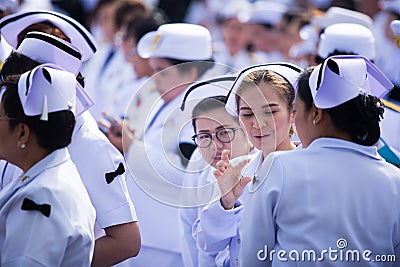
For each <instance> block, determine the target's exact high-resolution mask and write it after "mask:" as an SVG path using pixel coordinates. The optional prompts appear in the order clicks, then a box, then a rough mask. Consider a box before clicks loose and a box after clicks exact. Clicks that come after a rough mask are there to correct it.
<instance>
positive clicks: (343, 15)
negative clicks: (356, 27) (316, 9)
mask: <svg viewBox="0 0 400 267" xmlns="http://www.w3.org/2000/svg"><path fill="white" fill-rule="evenodd" d="M311 22H312V23H313V24H314V25H316V26H318V27H319V28H321V29H325V28H326V27H328V26H330V25H332V24H335V23H355V24H360V25H363V26H365V27H367V28H368V29H372V27H373V21H372V19H371V18H370V17H369V16H368V15H366V14H364V13H361V12H357V11H353V10H349V9H346V8H342V7H336V6H334V7H330V8H329V9H328V10H327V11H326V12H325V14H324V15H322V16H318V17H314V18H312V19H311Z"/></svg>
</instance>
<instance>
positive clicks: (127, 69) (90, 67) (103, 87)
mask: <svg viewBox="0 0 400 267" xmlns="http://www.w3.org/2000/svg"><path fill="white" fill-rule="evenodd" d="M111 49H115V52H114V55H113V56H112V58H111V59H110V60H109V62H108V63H107V65H106V67H105V68H103V64H104V62H105V60H106V58H107V56H108V53H109V52H110V50H111ZM102 68H103V69H102ZM82 74H83V75H84V77H85V83H86V84H85V89H86V91H87V93H88V94H89V96H90V97H91V98H92V99H93V101H94V105H93V107H91V108H90V110H89V111H90V113H91V114H92V116H93V117H94V118H95V120H96V121H99V120H101V118H103V116H102V112H103V111H105V112H111V113H113V111H114V110H116V109H118V107H117V106H115V104H116V101H115V99H116V98H117V97H119V94H120V93H121V91H120V90H121V87H122V85H123V84H125V83H126V82H127V81H130V80H132V79H134V78H135V76H136V74H135V71H134V70H133V68H132V65H131V64H130V63H128V62H126V60H125V57H124V54H123V51H122V49H121V48H115V47H113V45H110V44H108V45H104V46H101V47H100V48H99V51H98V53H96V54H95V55H94V56H93V58H91V59H90V60H89V61H88V62H87V63H86V64H84V66H83V69H82Z"/></svg>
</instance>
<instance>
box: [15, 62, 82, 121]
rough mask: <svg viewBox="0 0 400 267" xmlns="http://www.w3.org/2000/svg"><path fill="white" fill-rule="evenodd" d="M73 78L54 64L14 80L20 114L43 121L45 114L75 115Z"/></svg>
mask: <svg viewBox="0 0 400 267" xmlns="http://www.w3.org/2000/svg"><path fill="white" fill-rule="evenodd" d="M76 83H77V81H76V78H75V75H74V74H73V73H71V72H67V71H65V70H63V69H62V68H60V67H59V66H57V65H54V64H43V65H40V66H37V67H36V68H34V69H32V70H30V71H28V72H25V73H24V74H22V75H21V77H20V79H19V81H18V95H19V98H20V100H21V103H22V108H23V110H24V114H25V115H27V116H37V115H41V116H40V120H43V121H47V120H48V113H52V112H56V111H62V110H70V111H72V112H73V113H74V114H75V106H76V105H75V104H76V94H75V87H76Z"/></svg>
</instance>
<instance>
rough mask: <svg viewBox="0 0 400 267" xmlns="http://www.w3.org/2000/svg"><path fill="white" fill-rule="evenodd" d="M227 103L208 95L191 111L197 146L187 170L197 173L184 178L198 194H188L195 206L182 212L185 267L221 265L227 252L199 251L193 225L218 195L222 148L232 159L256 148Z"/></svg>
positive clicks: (223, 99)
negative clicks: (205, 206) (226, 107)
mask: <svg viewBox="0 0 400 267" xmlns="http://www.w3.org/2000/svg"><path fill="white" fill-rule="evenodd" d="M225 102H226V96H214V97H209V98H205V99H203V100H201V101H200V102H199V103H198V104H197V105H196V106H195V107H194V109H193V111H192V125H193V128H194V130H195V133H196V134H195V135H194V136H193V141H194V142H195V144H196V145H197V148H198V149H197V151H195V152H194V156H192V158H191V161H190V163H189V165H188V170H189V171H191V172H192V171H193V172H195V174H194V175H190V176H187V177H186V178H185V182H186V183H185V184H184V186H187V187H188V186H191V187H196V188H197V190H196V193H197V194H196V196H194V194H193V193H192V192H190V193H189V194H188V196H187V197H188V198H190V199H191V201H193V203H192V204H193V206H195V207H193V208H186V209H182V210H181V212H180V218H181V222H182V225H183V228H184V238H185V242H184V243H183V249H182V251H183V258H184V263H185V266H193V267H195V266H219V265H218V261H220V260H221V259H222V261H223V260H224V257H225V255H226V253H225V254H224V253H222V254H220V255H218V253H217V252H216V253H204V252H202V251H199V250H198V248H197V246H196V241H195V240H194V239H193V237H192V225H193V223H194V221H195V220H196V219H197V217H198V216H199V215H200V211H201V207H202V206H204V205H205V204H207V203H208V202H210V201H211V200H213V199H215V198H219V192H218V185H217V184H216V183H215V182H216V181H215V178H214V177H213V176H212V172H213V171H214V170H215V169H216V168H217V166H216V164H217V162H218V161H220V160H221V155H222V151H223V150H229V151H230V152H231V155H232V157H233V158H235V157H240V156H244V155H248V154H250V153H253V151H254V150H253V145H252V144H251V143H250V142H249V140H248V138H247V136H246V134H245V133H244V131H243V130H242V129H241V128H240V125H239V119H238V118H237V117H236V116H232V115H230V114H229V113H228V112H227V111H226V109H225ZM198 153H200V154H201V158H202V159H200V160H196V159H197V156H198ZM194 165H195V166H196V167H195V166H194ZM204 186H207V187H208V188H207V187H204ZM194 202H197V203H194ZM199 206H200V207H199Z"/></svg>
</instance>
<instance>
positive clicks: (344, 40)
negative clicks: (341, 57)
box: [317, 23, 376, 60]
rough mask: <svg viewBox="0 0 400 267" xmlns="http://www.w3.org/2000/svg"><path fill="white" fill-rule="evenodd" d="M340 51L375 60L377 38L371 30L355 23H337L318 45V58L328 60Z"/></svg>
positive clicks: (325, 33)
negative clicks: (331, 55)
mask: <svg viewBox="0 0 400 267" xmlns="http://www.w3.org/2000/svg"><path fill="white" fill-rule="evenodd" d="M335 50H336V51H340V52H343V53H347V54H354V55H361V56H364V57H366V58H368V59H369V60H374V59H375V55H376V52H375V37H374V35H373V33H372V31H371V30H370V29H368V28H367V27H364V26H362V25H359V24H355V23H336V24H333V25H331V26H328V27H327V28H326V29H325V31H324V32H323V33H322V34H321V36H320V40H319V43H318V52H317V53H318V56H320V57H321V58H324V59H325V58H327V57H328V56H329V55H330V54H333V53H334V52H335Z"/></svg>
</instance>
